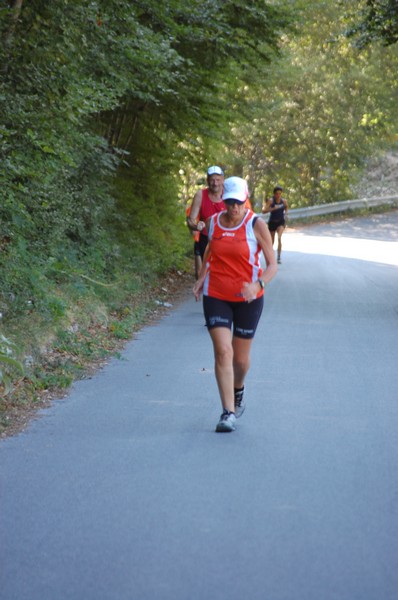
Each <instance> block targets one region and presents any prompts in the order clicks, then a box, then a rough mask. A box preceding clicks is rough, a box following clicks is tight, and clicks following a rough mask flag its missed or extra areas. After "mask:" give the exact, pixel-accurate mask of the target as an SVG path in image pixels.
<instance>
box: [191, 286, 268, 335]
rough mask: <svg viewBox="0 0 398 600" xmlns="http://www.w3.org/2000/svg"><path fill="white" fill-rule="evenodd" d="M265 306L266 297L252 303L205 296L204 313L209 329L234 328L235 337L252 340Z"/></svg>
mask: <svg viewBox="0 0 398 600" xmlns="http://www.w3.org/2000/svg"><path fill="white" fill-rule="evenodd" d="M263 306H264V296H261V298H256V300H252V302H227V301H226V300H219V299H218V298H212V297H211V296H203V312H204V315H205V319H206V325H207V327H208V329H213V327H227V328H228V329H231V327H232V326H233V334H234V336H235V337H239V338H245V339H248V340H249V339H251V338H253V337H254V334H255V333H256V329H257V325H258V322H259V320H260V317H261V313H262V311H263Z"/></svg>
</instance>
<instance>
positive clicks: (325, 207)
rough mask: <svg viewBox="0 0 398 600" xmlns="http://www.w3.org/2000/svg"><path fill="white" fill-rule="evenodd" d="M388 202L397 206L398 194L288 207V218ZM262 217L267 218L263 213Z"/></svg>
mask: <svg viewBox="0 0 398 600" xmlns="http://www.w3.org/2000/svg"><path fill="white" fill-rule="evenodd" d="M384 204H390V205H392V206H394V205H397V206H398V196H385V197H384V198H380V197H374V198H361V199H358V200H343V201H342V202H331V203H330V204H319V205H317V206H308V207H306V208H291V209H289V214H288V217H289V219H303V218H305V217H315V216H318V215H328V214H331V213H336V212H344V211H346V210H352V209H354V208H369V207H372V206H382V205H384ZM264 218H268V217H267V215H264Z"/></svg>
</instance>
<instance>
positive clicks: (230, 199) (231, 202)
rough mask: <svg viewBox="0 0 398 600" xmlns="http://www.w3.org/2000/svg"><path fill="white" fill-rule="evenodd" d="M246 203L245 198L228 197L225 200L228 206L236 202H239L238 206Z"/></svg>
mask: <svg viewBox="0 0 398 600" xmlns="http://www.w3.org/2000/svg"><path fill="white" fill-rule="evenodd" d="M244 203H245V200H243V201H242V200H235V198H227V199H226V200H224V204H226V205H227V206H233V205H234V204H237V205H238V206H242V204H244Z"/></svg>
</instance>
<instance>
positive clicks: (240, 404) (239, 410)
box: [235, 388, 246, 419]
mask: <svg viewBox="0 0 398 600" xmlns="http://www.w3.org/2000/svg"><path fill="white" fill-rule="evenodd" d="M244 392H245V388H243V390H235V417H236V418H237V419H239V417H241V416H242V415H243V412H244V410H245V408H246V402H245V399H244V398H243V394H244Z"/></svg>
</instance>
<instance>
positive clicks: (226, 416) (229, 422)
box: [216, 408, 236, 433]
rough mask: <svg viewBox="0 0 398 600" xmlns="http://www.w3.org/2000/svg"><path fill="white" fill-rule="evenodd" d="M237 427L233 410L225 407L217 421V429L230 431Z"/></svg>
mask: <svg viewBox="0 0 398 600" xmlns="http://www.w3.org/2000/svg"><path fill="white" fill-rule="evenodd" d="M235 429H236V417H235V415H234V413H233V412H228V411H227V410H226V409H225V408H224V411H223V413H222V415H221V417H220V420H219V422H218V423H217V427H216V431H218V432H225V433H228V432H230V431H235Z"/></svg>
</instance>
